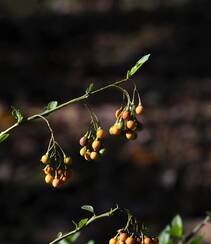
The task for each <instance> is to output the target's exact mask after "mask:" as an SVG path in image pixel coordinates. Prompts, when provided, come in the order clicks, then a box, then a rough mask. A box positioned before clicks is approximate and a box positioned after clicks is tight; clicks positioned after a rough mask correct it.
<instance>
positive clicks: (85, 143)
mask: <svg viewBox="0 0 211 244" xmlns="http://www.w3.org/2000/svg"><path fill="white" fill-rule="evenodd" d="M105 135H106V134H105V131H104V129H103V128H102V127H98V128H97V129H95V128H92V129H90V130H89V131H87V133H86V134H85V135H84V136H83V137H81V139H80V141H79V143H80V145H81V146H82V148H81V150H80V155H81V156H82V157H84V158H85V159H86V160H87V161H91V160H98V159H100V158H101V157H102V156H103V155H104V154H105V152H106V149H105V148H104V147H103V143H102V139H103V138H105Z"/></svg>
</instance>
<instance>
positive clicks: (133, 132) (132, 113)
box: [109, 102, 143, 140]
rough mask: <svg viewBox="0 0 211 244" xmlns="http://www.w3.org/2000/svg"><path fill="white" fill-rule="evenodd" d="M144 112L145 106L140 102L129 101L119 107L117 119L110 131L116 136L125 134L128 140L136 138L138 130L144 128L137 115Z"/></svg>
mask: <svg viewBox="0 0 211 244" xmlns="http://www.w3.org/2000/svg"><path fill="white" fill-rule="evenodd" d="M142 113H143V106H142V105H141V104H139V105H138V106H135V105H134V103H133V102H132V103H129V104H128V105H127V106H125V107H121V108H119V109H118V110H117V111H116V113H115V117H116V121H115V123H114V124H113V125H112V126H111V127H110V129H109V133H110V134H111V135H116V136H120V135H121V136H124V137H125V138H126V139H128V140H135V139H136V138H137V132H138V131H140V130H142V128H143V125H142V123H141V122H139V121H138V119H137V115H141V114H142Z"/></svg>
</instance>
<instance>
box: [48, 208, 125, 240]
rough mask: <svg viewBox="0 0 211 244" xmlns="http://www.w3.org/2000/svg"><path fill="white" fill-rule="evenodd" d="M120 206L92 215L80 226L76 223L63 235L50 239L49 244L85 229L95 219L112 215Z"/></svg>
mask: <svg viewBox="0 0 211 244" xmlns="http://www.w3.org/2000/svg"><path fill="white" fill-rule="evenodd" d="M120 210H121V208H119V207H118V206H117V207H116V208H114V209H110V210H109V211H107V212H104V213H102V214H99V215H95V214H94V215H93V216H92V217H91V218H90V219H88V220H87V222H86V223H85V224H84V225H82V226H81V227H78V226H77V224H76V228H75V229H74V230H72V231H70V232H68V233H66V234H64V235H61V236H59V237H57V238H56V239H54V240H53V241H51V242H50V243H49V244H54V243H57V242H59V241H61V240H63V239H65V238H67V237H68V236H71V235H73V234H75V233H77V232H79V231H81V230H82V229H85V228H86V227H87V226H88V225H90V224H91V223H92V222H95V221H96V220H98V219H102V218H105V217H110V216H111V215H113V214H114V213H116V212H117V211H120Z"/></svg>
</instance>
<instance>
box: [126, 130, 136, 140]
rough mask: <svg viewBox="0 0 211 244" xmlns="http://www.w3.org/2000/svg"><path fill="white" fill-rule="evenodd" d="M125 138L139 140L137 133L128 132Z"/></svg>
mask: <svg viewBox="0 0 211 244" xmlns="http://www.w3.org/2000/svg"><path fill="white" fill-rule="evenodd" d="M125 136H126V138H127V139H128V140H135V139H136V138H137V133H136V132H135V131H127V132H126V134H125Z"/></svg>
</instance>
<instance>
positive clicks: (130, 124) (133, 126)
mask: <svg viewBox="0 0 211 244" xmlns="http://www.w3.org/2000/svg"><path fill="white" fill-rule="evenodd" d="M136 126H137V123H136V121H134V120H128V121H127V128H128V129H130V130H135V129H136Z"/></svg>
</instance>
